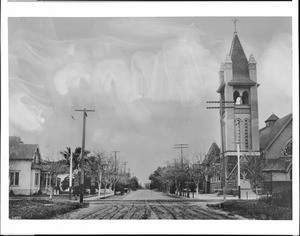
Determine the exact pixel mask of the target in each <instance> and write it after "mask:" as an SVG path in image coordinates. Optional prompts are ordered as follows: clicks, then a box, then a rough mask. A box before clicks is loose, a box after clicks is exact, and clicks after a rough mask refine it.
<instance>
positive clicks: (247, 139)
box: [217, 20, 260, 182]
mask: <svg viewBox="0 0 300 236" xmlns="http://www.w3.org/2000/svg"><path fill="white" fill-rule="evenodd" d="M236 22H237V20H235V21H234V24H235V31H234V33H233V39H232V42H231V47H230V51H229V54H227V55H226V57H225V60H224V62H223V63H221V67H220V70H219V79H220V85H219V88H218V90H217V92H218V93H219V94H220V100H221V101H233V103H234V104H233V107H232V108H227V109H224V110H223V111H220V112H221V113H222V116H223V121H224V123H223V135H224V136H223V144H224V157H225V160H226V163H227V165H226V168H227V171H226V172H227V176H228V174H229V173H230V172H231V171H232V169H233V168H234V166H235V165H236V163H237V145H238V143H239V144H240V155H241V156H243V155H244V154H246V155H247V156H249V155H251V156H259V155H260V149H259V127H258V98H257V88H258V86H259V84H258V83H257V73H256V61H255V59H254V57H253V55H252V54H251V55H250V57H249V60H248V59H247V57H246V55H245V52H244V50H243V47H242V44H241V42H240V39H239V37H238V34H237V31H236ZM228 177H230V176H228ZM229 182H230V181H229Z"/></svg>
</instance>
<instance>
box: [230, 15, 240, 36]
mask: <svg viewBox="0 0 300 236" xmlns="http://www.w3.org/2000/svg"><path fill="white" fill-rule="evenodd" d="M238 21H239V19H238V18H233V19H232V22H233V24H234V32H233V33H234V34H237V31H236V23H237V22H238Z"/></svg>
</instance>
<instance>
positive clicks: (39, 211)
mask: <svg viewBox="0 0 300 236" xmlns="http://www.w3.org/2000/svg"><path fill="white" fill-rule="evenodd" d="M86 206H87V204H80V203H77V202H68V201H66V202H57V201H56V202H55V201H49V200H35V199H32V200H28V199H22V200H10V201H9V218H10V219H50V218H52V217H54V216H56V215H60V214H64V213H67V212H70V211H73V210H76V209H78V208H81V207H86Z"/></svg>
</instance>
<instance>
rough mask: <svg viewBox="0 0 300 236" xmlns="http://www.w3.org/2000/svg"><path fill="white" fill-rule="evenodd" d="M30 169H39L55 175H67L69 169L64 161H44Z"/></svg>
mask: <svg viewBox="0 0 300 236" xmlns="http://www.w3.org/2000/svg"><path fill="white" fill-rule="evenodd" d="M32 168H36V169H40V170H42V171H45V172H53V173H57V174H61V173H69V170H70V169H69V167H68V166H67V165H66V161H65V160H60V161H55V162H53V161H44V162H42V163H41V164H34V165H33V166H32Z"/></svg>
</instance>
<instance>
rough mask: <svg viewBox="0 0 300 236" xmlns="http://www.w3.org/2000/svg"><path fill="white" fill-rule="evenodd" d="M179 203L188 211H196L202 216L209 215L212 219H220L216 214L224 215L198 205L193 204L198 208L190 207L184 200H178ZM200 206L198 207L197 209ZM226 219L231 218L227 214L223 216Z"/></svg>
mask: <svg viewBox="0 0 300 236" xmlns="http://www.w3.org/2000/svg"><path fill="white" fill-rule="evenodd" d="M178 203H179V204H181V205H183V206H184V207H186V208H187V210H189V211H190V212H193V211H194V212H196V213H197V214H199V213H200V214H201V215H202V216H204V217H209V219H213V220H217V219H220V218H219V217H218V216H220V217H222V218H223V217H224V216H225V215H223V214H221V213H218V212H214V213H212V212H209V211H208V210H206V209H204V208H201V207H200V206H198V205H195V206H196V207H197V208H198V209H194V208H191V207H189V206H188V205H187V204H185V203H184V202H182V201H178ZM199 208H200V209H199ZM225 217H226V218H227V219H232V218H231V217H228V216H225ZM205 219H207V218H205Z"/></svg>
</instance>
